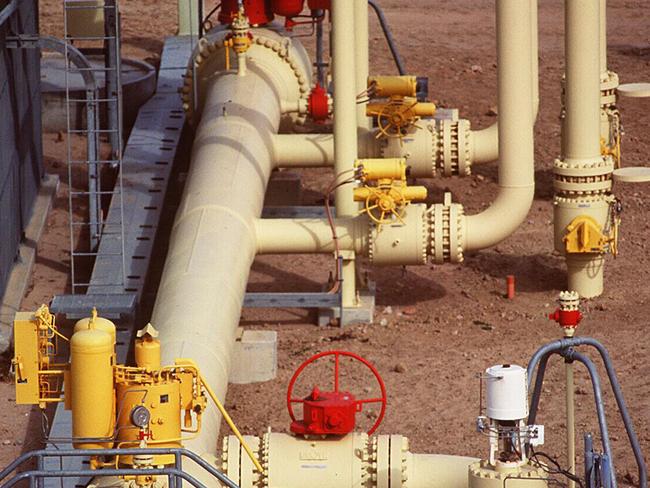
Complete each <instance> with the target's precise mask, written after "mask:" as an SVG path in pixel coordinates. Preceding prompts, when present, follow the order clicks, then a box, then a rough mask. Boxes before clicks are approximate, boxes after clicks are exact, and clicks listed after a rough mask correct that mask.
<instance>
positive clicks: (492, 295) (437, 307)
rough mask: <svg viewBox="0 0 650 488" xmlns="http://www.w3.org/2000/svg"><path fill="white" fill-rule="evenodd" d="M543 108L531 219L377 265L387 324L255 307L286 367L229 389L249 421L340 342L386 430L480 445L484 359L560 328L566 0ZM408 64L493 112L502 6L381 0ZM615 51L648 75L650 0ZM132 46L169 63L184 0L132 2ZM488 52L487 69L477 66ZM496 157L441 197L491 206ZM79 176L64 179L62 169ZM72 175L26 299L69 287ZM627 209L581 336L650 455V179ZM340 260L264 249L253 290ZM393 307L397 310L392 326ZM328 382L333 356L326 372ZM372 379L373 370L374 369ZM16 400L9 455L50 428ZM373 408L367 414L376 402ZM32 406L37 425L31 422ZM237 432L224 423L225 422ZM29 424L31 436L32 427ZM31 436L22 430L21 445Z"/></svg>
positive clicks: (623, 450)
mask: <svg viewBox="0 0 650 488" xmlns="http://www.w3.org/2000/svg"><path fill="white" fill-rule="evenodd" d="M540 3H541V6H540V72H541V73H542V77H541V80H540V94H541V110H540V115H539V118H538V122H537V126H536V159H537V163H536V181H537V190H536V198H535V201H534V203H533V207H532V209H531V211H530V214H529V216H528V219H527V221H526V222H525V223H524V224H523V225H522V226H521V227H520V229H519V230H518V231H517V232H516V233H515V234H514V235H513V236H512V237H510V238H509V239H507V240H506V241H505V242H503V243H502V244H500V245H499V246H497V247H496V248H493V249H490V250H487V251H484V252H481V253H477V254H474V255H471V256H467V257H466V261H465V263H464V264H463V265H459V266H452V265H446V266H422V267H406V268H384V269H371V270H369V273H370V277H371V279H373V280H374V281H375V282H376V284H377V310H376V314H377V315H376V316H377V320H376V324H375V325H370V326H358V327H350V328H347V329H345V330H341V329H338V328H323V329H319V328H316V327H315V326H313V325H312V321H313V317H312V316H310V314H308V313H307V312H305V311H299V310H276V311H254V310H245V311H244V314H243V318H242V324H243V325H244V326H247V327H251V328H263V329H272V330H277V331H278V332H279V353H280V357H279V374H278V378H277V379H276V380H274V381H272V382H269V383H265V384H259V385H252V386H250V385H249V386H235V385H233V386H232V387H231V388H230V391H229V395H228V399H227V400H228V401H227V403H228V407H229V408H230V410H231V411H232V414H233V417H234V418H235V420H236V421H237V423H238V424H239V427H240V429H241V430H242V431H244V432H247V433H262V432H263V430H264V429H266V427H267V426H271V427H272V428H273V429H274V430H280V431H287V430H288V426H289V420H288V415H287V413H286V409H285V406H284V400H283V398H284V392H285V389H286V385H287V382H288V380H289V378H290V376H291V374H292V373H293V371H294V370H295V368H296V367H297V366H298V365H299V364H300V362H301V361H303V360H304V359H306V358H308V357H309V356H310V355H312V354H314V353H316V352H319V351H322V350H327V349H345V350H350V351H354V352H357V353H359V354H361V355H363V356H365V357H367V358H368V359H369V360H370V361H372V362H373V363H374V364H375V365H376V366H377V368H378V369H379V370H380V372H381V373H382V375H383V377H384V380H385V382H386V385H387V388H388V409H387V414H386V418H385V419H384V422H383V424H382V425H381V427H380V429H379V433H401V434H404V435H406V436H408V437H409V438H410V440H411V448H412V450H413V451H416V452H444V453H452V454H466V455H475V456H481V455H483V454H484V453H485V450H486V442H485V439H484V438H482V437H481V436H479V435H477V434H476V433H475V430H474V419H475V417H476V415H477V413H478V381H477V379H476V374H477V373H478V372H480V371H481V370H482V369H484V368H485V367H487V366H489V365H491V364H495V363H497V362H501V361H505V362H513V363H519V364H522V365H523V364H525V363H527V361H528V359H529V358H530V356H531V354H532V353H533V352H534V351H535V350H536V349H537V348H538V347H539V346H540V345H541V344H543V343H545V342H547V341H550V340H552V339H555V338H557V337H558V335H559V331H558V329H557V327H555V326H554V325H553V324H552V323H550V322H549V321H548V320H547V319H546V318H545V316H546V314H548V313H549V312H550V311H552V310H553V309H554V300H555V298H556V296H557V293H558V291H559V290H561V289H563V287H564V286H565V273H564V263H563V260H562V259H560V258H559V257H558V256H556V255H555V254H554V253H553V251H552V249H553V246H552V222H551V219H552V203H551V199H552V184H551V181H552V172H551V168H552V162H553V159H554V157H555V156H556V155H557V154H558V152H559V120H558V114H559V110H560V102H559V96H560V89H559V81H560V77H561V74H562V71H563V58H562V52H563V16H562V2H561V1H560V0H548V1H544V2H540ZM381 4H382V5H383V6H384V9H385V11H386V14H387V16H388V18H389V20H390V22H391V25H392V28H393V31H394V34H395V37H396V39H397V41H398V43H399V46H400V48H401V51H402V54H403V56H404V58H405V59H406V64H407V67H408V69H409V71H410V72H411V73H414V74H417V75H422V76H428V77H429V81H430V94H431V97H432V98H433V99H434V100H436V101H437V102H438V103H439V104H440V105H441V106H446V107H457V108H459V109H460V112H461V116H462V117H465V118H468V119H470V120H471V121H472V124H473V127H485V126H487V125H489V124H491V123H493V122H494V120H495V118H494V117H493V116H490V115H488V114H489V111H490V108H491V107H493V106H495V105H496V66H495V54H494V52H495V36H494V14H493V7H492V2H474V1H472V0H453V1H452V0H439V1H433V0H413V1H410V2H398V1H395V0H392V1H391V0H383V1H382V2H381ZM609 4H610V5H609V10H608V14H609V36H610V37H609V64H610V68H611V69H613V70H615V71H617V72H618V73H619V75H620V77H621V80H622V82H634V81H642V80H644V79H647V78H648V75H649V74H650V3H649V2H648V1H647V0H637V1H634V0H612V1H610V2H609ZM41 8H42V11H41V14H42V28H43V31H44V32H47V33H57V32H60V21H59V20H60V19H61V14H60V12H59V11H58V9H59V8H60V2H58V1H54V0H46V1H42V2H41ZM122 10H123V23H124V27H123V32H124V51H125V53H126V54H127V55H129V56H134V57H140V58H145V59H148V60H149V61H151V62H154V63H155V62H156V59H157V58H158V57H159V51H160V48H161V47H162V38H163V36H164V35H169V34H171V33H172V32H173V30H174V24H175V4H174V3H173V2H168V3H166V4H164V5H161V3H160V2H155V1H153V0H145V1H138V2H123V5H122ZM371 46H372V54H371V57H372V65H373V66H372V71H373V72H375V73H393V72H394V68H393V66H392V64H391V61H390V58H389V56H388V53H387V50H386V48H385V44H384V41H383V39H382V37H381V34H380V31H379V29H378V26H377V25H376V24H375V22H374V20H373V23H372V29H371ZM472 66H480V69H476V68H474V69H472ZM648 103H650V102H647V101H643V100H637V101H634V100H626V99H623V100H621V104H620V105H621V111H622V114H623V122H624V124H625V133H626V134H625V139H624V146H623V151H624V164H625V165H645V164H647V160H646V158H647V154H648V153H649V149H650V139H649V138H648V130H647V128H648V127H650V115H648V113H649V110H648V107H649V105H648ZM44 144H45V150H46V154H47V161H46V163H47V167H48V171H53V172H59V173H60V174H62V176H63V170H64V165H63V164H62V163H61V161H63V160H64V159H63V157H64V152H63V149H62V147H64V146H65V144H64V143H61V142H57V136H55V135H48V136H46V137H45V141H44ZM496 176H497V171H496V165H495V164H490V165H483V166H477V167H475V171H474V176H472V177H470V178H465V179H451V180H444V181H443V180H437V181H431V182H424V184H426V185H427V186H428V187H429V188H430V190H431V192H430V193H431V195H432V200H434V201H440V198H441V196H442V192H443V190H444V189H449V190H451V191H452V193H453V195H454V200H455V201H460V202H462V203H463V204H464V205H465V208H466V211H467V213H475V212H478V211H480V210H481V209H483V208H485V207H486V206H487V205H488V204H489V202H490V201H491V200H492V199H493V198H494V196H495V195H496V192H497V186H496V183H495V181H496ZM330 177H331V176H328V175H326V174H323V173H322V172H319V171H305V172H304V183H305V186H306V187H308V188H310V189H312V190H314V191H312V192H306V194H307V202H308V203H312V202H315V201H316V200H317V199H318V198H322V195H321V193H320V192H322V190H323V188H324V187H325V185H326V184H327V183H328V181H329V178H330ZM62 181H64V182H65V181H66V178H62ZM66 192H67V185H66V184H65V183H63V184H62V187H61V191H60V195H59V198H58V199H57V201H56V205H55V209H54V210H53V212H52V214H51V217H50V221H49V226H48V230H47V232H46V234H45V236H44V238H43V240H42V242H41V243H40V246H39V259H38V263H37V266H36V268H35V272H34V280H33V287H32V289H31V290H30V292H29V294H28V295H27V297H26V298H25V301H24V303H23V306H24V308H33V307H35V306H37V305H38V304H39V303H41V302H43V301H47V300H48V299H49V297H50V296H51V295H52V294H55V293H60V292H62V291H63V290H65V288H66V286H67V278H66V277H67V273H68V263H69V258H68V255H67V239H68V234H67V224H66V212H67V210H66V202H67V197H66ZM616 192H617V195H618V196H619V197H620V198H621V199H622V200H623V204H624V205H625V211H624V215H623V229H622V238H621V243H620V256H619V258H618V259H616V260H614V259H608V263H607V269H606V292H605V294H604V295H603V296H602V297H600V298H599V299H597V300H593V301H590V302H589V303H586V304H585V307H584V308H585V312H586V318H585V320H584V321H583V325H582V326H581V328H580V333H581V334H583V335H591V336H593V337H596V338H598V339H600V340H601V341H602V342H603V343H605V344H606V345H607V347H608V348H609V349H610V352H611V354H612V357H613V359H614V362H615V365H616V367H617V372H618V375H619V378H620V380H621V383H622V385H623V390H624V392H625V394H626V398H627V401H628V404H629V407H630V411H631V414H632V416H633V418H634V422H635V426H636V429H637V433H638V435H639V438H640V439H641V442H642V445H643V449H644V451H645V452H646V454H650V380H649V379H648V378H649V377H650V362H649V361H648V359H647V356H648V354H649V353H650V338H649V337H650V336H649V335H648V333H647V330H646V329H645V327H646V318H647V316H648V313H649V312H650V287H648V286H647V284H646V281H647V278H648V276H649V272H650V262H649V260H648V256H647V250H646V246H647V243H646V238H647V236H648V231H649V229H650V221H648V219H647V210H648V202H649V201H650V200H649V199H650V191H649V190H648V188H647V186H632V185H620V186H618V188H617V190H616ZM329 269H330V263H329V262H328V261H327V260H324V259H323V258H316V257H310V256H300V257H296V259H292V260H287V259H285V258H278V257H265V258H263V259H258V260H257V261H256V263H255V266H254V268H253V272H252V274H251V279H250V283H251V285H250V286H251V289H256V290H259V289H265V290H315V289H318V288H319V287H320V286H321V284H322V283H323V282H324V281H325V280H326V279H327V275H328V272H329ZM508 274H514V275H515V276H516V278H517V286H518V294H517V297H516V298H515V300H512V301H509V300H506V299H504V298H503V292H504V289H505V276H506V275H508ZM380 322H381V323H382V324H385V325H379V324H380ZM578 371H579V374H578V380H577V382H578V387H577V393H578V395H577V410H578V414H577V416H578V418H577V421H578V432H579V434H580V435H581V434H582V432H585V431H590V432H594V433H595V432H597V430H598V429H597V423H596V418H595V415H594V407H593V397H592V395H591V393H590V387H589V384H588V382H587V378H586V375H585V374H584V371H582V370H580V369H578ZM321 374H322V378H323V379H322V381H323V383H325V382H327V381H329V374H330V372H329V370H327V369H325V370H322V371H321ZM353 377H355V371H354V370H350V372H349V373H347V375H346V376H345V377H344V382H347V383H344V386H345V385H349V387H350V389H353V391H358V392H359V393H362V392H367V393H368V394H371V392H372V387H368V388H366V389H364V386H365V385H366V383H365V381H366V379H365V378H364V379H363V381H361V380H359V378H356V381H355V378H353ZM562 378H563V367H562V365H561V363H560V362H559V361H555V362H552V363H551V368H550V372H549V377H548V381H547V383H546V384H545V389H544V396H543V400H542V404H541V408H542V410H541V415H540V417H539V421H541V422H543V423H544V424H545V425H546V426H547V434H546V437H547V445H546V446H545V450H546V451H547V452H549V453H550V454H552V455H555V456H558V457H560V458H562V450H563V446H564V436H565V434H564V429H563V427H564V420H563V416H562V415H563V410H564V407H563V405H564V389H563V384H562ZM368 384H369V383H368ZM604 390H605V400H606V404H607V409H608V414H609V420H610V432H611V436H612V443H613V449H614V454H615V461H616V466H617V474H618V476H619V479H620V482H621V483H623V484H636V483H637V482H638V480H637V475H636V468H635V465H634V461H633V457H632V455H631V451H630V449H629V446H628V443H627V439H626V436H625V432H624V430H623V428H622V425H621V423H620V421H619V418H618V417H617V413H616V411H615V409H614V408H613V407H614V405H615V403H614V401H613V397H612V395H611V392H610V390H609V387H605V388H604ZM0 395H1V396H2V397H3V398H6V399H7V401H8V402H9V403H8V404H7V405H8V406H11V408H5V415H4V416H3V419H2V420H0V442H2V443H3V446H2V448H0V464H3V463H5V462H7V461H8V460H9V459H11V458H12V457H13V456H15V455H16V454H17V453H18V452H20V450H21V449H22V448H23V447H25V448H26V447H28V446H29V447H34V446H35V445H37V443H38V432H39V428H40V424H39V422H38V416H36V415H32V416H31V417H30V410H29V409H27V408H18V407H13V396H12V395H13V393H12V388H11V385H9V384H2V385H0ZM367 417H368V418H366V419H364V420H363V421H362V422H365V423H370V422H371V421H372V420H373V416H372V414H369V415H368V416H367ZM30 419H31V422H30V425H31V428H29V429H27V430H26V425H27V423H28V421H29V420H30ZM224 431H225V429H224ZM25 432H27V435H26V436H25ZM21 444H24V446H23V445H21Z"/></svg>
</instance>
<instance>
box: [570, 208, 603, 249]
mask: <svg viewBox="0 0 650 488" xmlns="http://www.w3.org/2000/svg"><path fill="white" fill-rule="evenodd" d="M566 231H567V233H566V235H565V236H564V238H563V240H564V244H565V246H566V252H568V253H593V252H596V253H602V252H605V250H606V248H607V245H608V244H609V243H610V238H609V237H608V236H606V235H605V234H603V232H602V230H601V227H600V225H599V224H598V222H596V220H594V219H593V218H592V217H590V216H588V215H581V216H579V217H576V218H575V219H573V220H572V221H571V223H570V224H569V225H568V226H567V228H566Z"/></svg>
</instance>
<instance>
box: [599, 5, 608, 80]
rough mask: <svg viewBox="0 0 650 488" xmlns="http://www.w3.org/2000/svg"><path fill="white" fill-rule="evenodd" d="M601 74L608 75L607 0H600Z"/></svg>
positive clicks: (602, 75)
mask: <svg viewBox="0 0 650 488" xmlns="http://www.w3.org/2000/svg"><path fill="white" fill-rule="evenodd" d="M599 25H600V33H599V36H600V75H601V77H605V79H606V77H607V0H600V24H599Z"/></svg>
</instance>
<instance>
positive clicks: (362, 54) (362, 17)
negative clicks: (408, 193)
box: [353, 0, 371, 130]
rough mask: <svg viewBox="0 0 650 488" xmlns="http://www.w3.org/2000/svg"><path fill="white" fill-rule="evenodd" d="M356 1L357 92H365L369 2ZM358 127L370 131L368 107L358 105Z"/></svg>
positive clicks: (367, 65) (368, 55)
mask: <svg viewBox="0 0 650 488" xmlns="http://www.w3.org/2000/svg"><path fill="white" fill-rule="evenodd" d="M353 1H354V42H355V48H354V59H355V64H356V70H355V75H356V92H357V94H359V93H361V92H362V91H364V90H365V89H366V87H367V85H368V72H369V70H370V67H369V62H370V54H369V49H370V48H369V45H368V36H369V32H368V0H353ZM356 107H357V126H358V127H359V129H360V130H370V128H371V123H370V118H369V117H366V105H365V104H364V103H359V104H357V106H356Z"/></svg>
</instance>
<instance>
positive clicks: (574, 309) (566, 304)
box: [548, 291, 582, 329]
mask: <svg viewBox="0 0 650 488" xmlns="http://www.w3.org/2000/svg"><path fill="white" fill-rule="evenodd" d="M559 303H560V306H559V308H558V309H557V310H556V311H555V312H553V313H552V314H549V316H548V318H549V319H550V320H553V321H555V322H557V323H558V324H560V326H561V327H564V328H565V329H575V328H576V327H578V324H579V323H580V321H581V320H582V312H581V311H580V308H579V307H580V296H579V295H578V294H577V293H576V292H574V291H563V292H560V299H559Z"/></svg>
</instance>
